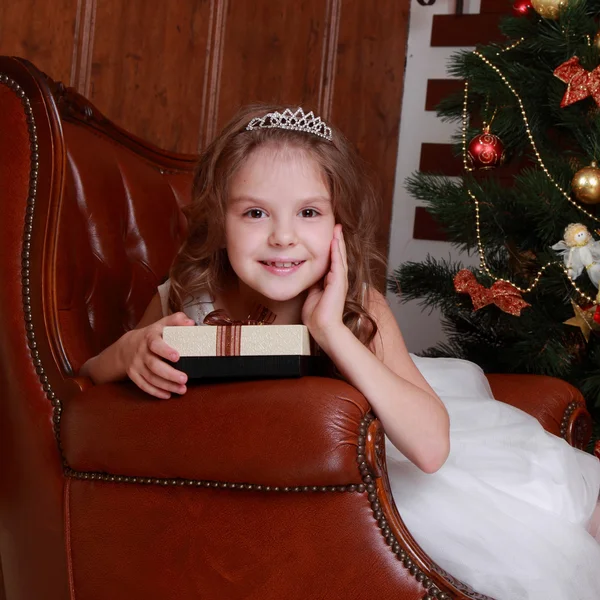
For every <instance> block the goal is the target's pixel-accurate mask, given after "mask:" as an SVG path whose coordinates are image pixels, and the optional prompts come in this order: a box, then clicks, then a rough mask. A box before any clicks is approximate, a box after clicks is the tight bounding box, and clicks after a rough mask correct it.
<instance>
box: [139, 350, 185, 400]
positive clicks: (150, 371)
mask: <svg viewBox="0 0 600 600" xmlns="http://www.w3.org/2000/svg"><path fill="white" fill-rule="evenodd" d="M156 361H157V362H160V360H159V359H156ZM163 364H164V363H163ZM156 366H157V365H156V364H152V367H153V368H150V367H142V368H141V369H140V375H141V376H142V377H143V378H144V379H145V380H146V382H147V383H149V384H150V385H153V386H154V387H156V388H159V389H161V390H163V391H166V392H173V393H175V394H185V392H186V387H185V385H183V383H177V380H176V381H172V380H169V379H165V378H164V377H161V376H160V375H157V374H156V372H155V371H154V369H155V368H156ZM174 370H175V369H174ZM180 375H183V376H184V377H185V374H184V373H180Z"/></svg>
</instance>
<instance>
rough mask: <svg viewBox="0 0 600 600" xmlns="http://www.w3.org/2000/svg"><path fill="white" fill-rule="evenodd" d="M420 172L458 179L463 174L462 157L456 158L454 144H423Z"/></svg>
mask: <svg viewBox="0 0 600 600" xmlns="http://www.w3.org/2000/svg"><path fill="white" fill-rule="evenodd" d="M419 171H423V172H424V173H431V174H433V175H446V176H447V177H457V176H459V175H462V174H463V164H462V157H460V156H455V154H454V148H453V146H452V144H432V143H428V142H426V143H423V144H421V160H420V162H419Z"/></svg>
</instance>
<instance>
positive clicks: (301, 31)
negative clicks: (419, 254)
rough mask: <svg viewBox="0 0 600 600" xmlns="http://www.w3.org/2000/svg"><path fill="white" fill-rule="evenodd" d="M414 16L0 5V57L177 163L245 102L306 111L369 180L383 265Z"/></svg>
mask: <svg viewBox="0 0 600 600" xmlns="http://www.w3.org/2000/svg"><path fill="white" fill-rule="evenodd" d="M0 2H2V0H0ZM409 2H410V0H378V1H377V9H376V10H375V9H374V6H373V3H370V2H365V0H280V1H278V2H275V1H274V0H252V1H250V0H248V1H246V0H177V2H158V1H157V2H149V1H148V0H127V1H125V0H53V2H52V3H51V2H49V1H48V0H9V1H8V4H6V0H4V3H2V4H0V52H3V53H6V54H16V55H21V56H25V57H27V58H30V59H31V60H32V61H33V62H34V63H35V64H36V65H37V66H39V67H41V68H42V69H44V70H46V72H47V73H48V75H50V76H51V77H52V78H53V79H55V80H62V81H63V82H64V83H65V84H66V85H70V86H71V87H74V88H75V89H76V90H77V91H78V92H80V93H81V94H83V95H84V96H86V97H88V98H89V99H90V100H91V101H92V102H93V103H94V104H95V105H96V106H97V108H98V109H99V110H100V111H101V112H102V113H104V114H105V115H106V117H108V118H109V119H110V120H112V121H114V122H115V123H116V124H117V125H120V126H121V127H123V128H125V129H126V130H128V131H130V132H131V133H133V134H135V135H137V136H139V137H141V138H143V139H146V140H148V141H150V142H152V143H154V144H156V145H157V146H160V147H162V148H165V149H168V150H173V151H176V152H186V153H197V152H198V151H199V150H202V149H203V148H204V147H205V146H206V145H207V144H208V143H209V142H210V141H211V140H212V139H213V138H214V137H215V135H216V134H217V133H218V131H219V129H220V128H221V127H222V126H223V124H224V123H225V122H226V121H227V120H229V118H230V117H231V116H232V115H233V114H234V113H235V112H236V111H237V110H238V108H239V107H240V106H242V105H244V104H247V103H249V102H256V101H263V102H279V103H282V104H290V105H302V106H303V107H304V108H307V109H313V110H314V111H315V112H316V113H317V114H319V115H320V116H321V117H323V118H324V119H325V120H328V121H331V122H332V123H333V124H335V125H337V126H338V127H339V128H340V129H341V130H342V131H343V132H344V134H345V135H346V136H347V137H348V139H349V140H350V142H352V143H353V144H354V145H355V146H356V147H357V148H358V150H359V152H360V153H361V155H362V156H363V158H364V159H365V161H366V162H367V163H368V164H370V166H371V167H372V170H373V172H374V177H375V180H376V183H378V184H380V192H381V195H382V198H383V210H382V212H381V214H380V215H378V216H377V217H376V218H378V219H379V224H380V227H379V238H378V246H379V248H380V250H381V251H382V253H384V254H386V253H387V247H388V238H389V227H390V222H391V213H392V195H393V187H394V178H395V171H396V155H397V147H398V129H399V123H400V106H401V100H402V83H403V78H404V63H405V50H406V39H407V30H408V11H409ZM374 217H375V215H374ZM379 279H380V281H382V280H383V279H382V274H379Z"/></svg>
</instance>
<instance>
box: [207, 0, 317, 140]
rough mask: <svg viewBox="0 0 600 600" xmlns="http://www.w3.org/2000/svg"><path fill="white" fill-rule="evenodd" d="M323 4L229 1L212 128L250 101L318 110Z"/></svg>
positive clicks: (313, 1) (314, 0) (311, 0)
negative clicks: (217, 100) (215, 110)
mask: <svg viewBox="0 0 600 600" xmlns="http://www.w3.org/2000/svg"><path fill="white" fill-rule="evenodd" d="M326 4H327V3H326V2H324V1H323V0H303V1H296V2H273V1H272V0H254V1H253V2H239V1H235V0H230V2H229V3H228V10H227V22H226V24H225V27H224V29H225V36H224V44H225V50H224V53H223V61H222V68H221V73H220V79H221V86H220V90H219V94H220V96H219V102H218V110H217V114H216V115H215V117H216V119H215V121H216V126H217V127H216V129H217V130H218V129H220V127H222V126H223V125H224V124H225V122H226V121H228V120H229V118H230V117H231V116H232V115H233V114H234V113H235V112H236V111H237V109H238V108H239V107H240V106H242V105H244V104H248V103H249V102H278V103H283V104H292V105H301V106H303V107H305V108H311V109H313V110H315V111H317V110H318V109H319V106H318V100H319V83H320V76H321V74H320V69H321V60H322V54H323V47H324V46H323V44H324V33H325V17H326ZM210 133H214V132H210Z"/></svg>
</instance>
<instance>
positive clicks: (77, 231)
mask: <svg viewBox="0 0 600 600" xmlns="http://www.w3.org/2000/svg"><path fill="white" fill-rule="evenodd" d="M63 135H64V143H65V144H64V145H65V154H66V157H65V158H66V160H65V161H64V171H65V172H64V185H63V190H62V200H61V209H60V214H59V226H58V247H57V257H56V262H55V265H56V266H55V269H56V294H57V298H56V302H57V310H58V325H59V332H58V335H59V336H60V338H61V345H62V348H63V351H64V353H65V357H66V362H67V364H68V367H67V368H69V367H70V370H71V371H72V372H73V373H76V372H77V371H78V369H79V368H80V366H81V365H82V363H83V362H85V360H87V358H89V357H90V356H92V355H94V354H96V353H98V352H99V351H101V350H102V349H103V348H105V347H106V346H108V345H109V344H111V343H112V342H114V341H115V340H116V339H117V338H118V337H119V336H121V335H122V334H123V333H124V332H125V331H127V330H129V329H132V328H133V327H135V325H136V324H137V323H138V321H139V320H140V318H141V317H142V315H143V313H144V310H145V308H146V306H147V304H148V302H149V301H150V299H151V298H152V296H153V294H154V293H155V292H156V287H157V285H158V284H160V283H161V281H162V280H164V278H165V277H166V276H167V274H168V270H169V267H170V264H171V261H172V259H173V257H174V255H175V253H176V251H177V249H178V248H179V246H180V244H181V241H182V238H183V236H184V234H185V228H186V224H185V217H184V216H183V214H182V212H181V207H182V206H183V205H185V204H186V203H187V202H188V201H189V198H190V186H191V162H190V160H189V159H190V157H182V159H183V161H184V165H183V166H184V168H183V169H180V170H175V169H172V168H165V167H164V165H161V164H160V159H159V160H152V158H157V157H152V156H150V157H149V156H148V152H141V151H142V150H146V149H147V147H146V148H142V147H141V146H140V148H139V150H140V151H136V147H135V144H131V143H130V144H127V145H125V144H123V143H121V140H118V139H114V137H111V135H110V133H106V132H104V131H102V130H101V129H99V128H97V127H93V126H90V125H88V124H87V123H86V122H82V121H79V120H71V121H70V122H69V121H64V122H63ZM171 158H172V157H171Z"/></svg>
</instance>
